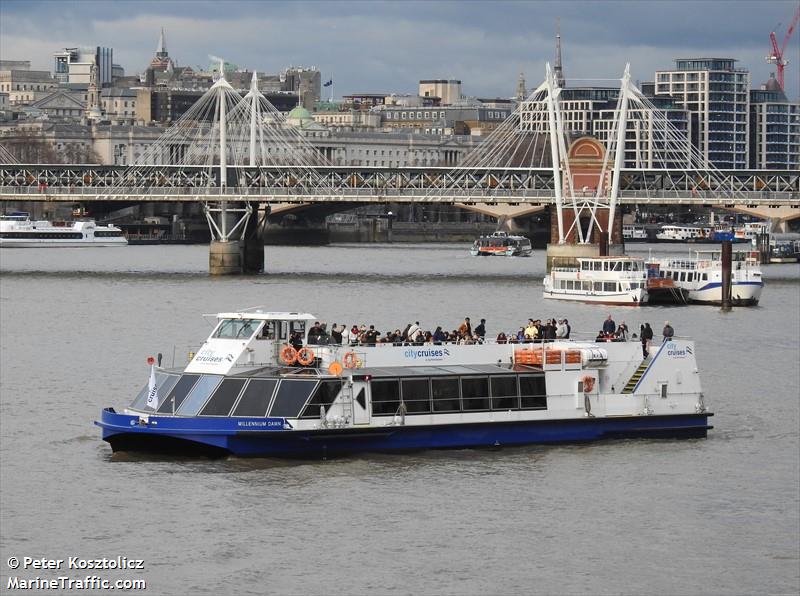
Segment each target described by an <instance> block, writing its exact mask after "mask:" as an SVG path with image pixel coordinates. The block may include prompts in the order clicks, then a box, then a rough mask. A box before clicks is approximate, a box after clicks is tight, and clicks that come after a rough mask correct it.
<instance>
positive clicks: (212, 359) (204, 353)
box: [194, 350, 236, 364]
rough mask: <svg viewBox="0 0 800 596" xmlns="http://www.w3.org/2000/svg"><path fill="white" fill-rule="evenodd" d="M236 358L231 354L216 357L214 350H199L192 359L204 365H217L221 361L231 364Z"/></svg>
mask: <svg viewBox="0 0 800 596" xmlns="http://www.w3.org/2000/svg"><path fill="white" fill-rule="evenodd" d="M235 359H236V358H235V357H234V355H233V354H227V355H226V356H217V354H216V352H214V350H200V351H199V352H198V353H197V356H195V357H194V361H195V362H203V363H205V364H219V363H220V362H222V361H223V360H227V361H228V362H233V361H234V360H235Z"/></svg>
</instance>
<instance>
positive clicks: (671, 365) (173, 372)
mask: <svg viewBox="0 0 800 596" xmlns="http://www.w3.org/2000/svg"><path fill="white" fill-rule="evenodd" d="M216 319H217V324H216V326H215V327H214V330H213V331H212V333H211V335H210V336H209V337H208V338H207V339H206V341H205V342H204V343H203V344H202V346H200V348H199V349H198V350H197V353H196V354H194V357H193V358H192V359H191V361H190V362H189V364H188V365H187V366H186V367H185V368H183V369H182V370H181V369H162V368H159V367H157V366H155V365H154V364H153V365H151V370H150V381H149V382H148V383H147V384H145V386H144V387H143V388H142V390H141V391H140V392H139V394H138V395H137V396H136V397H135V398H134V399H133V401H132V403H131V404H130V405H129V406H128V407H126V408H122V409H120V410H117V409H115V408H113V407H107V408H105V409H104V410H103V411H102V415H101V417H100V420H98V421H96V423H95V424H97V425H98V426H99V427H100V428H101V429H102V437H103V439H104V440H105V441H107V442H108V443H110V445H111V448H112V449H113V450H114V451H157V452H171V453H184V454H195V453H202V454H207V455H217V456H224V455H228V454H233V455H237V456H280V457H312V458H320V457H326V456H328V455H333V454H338V453H351V452H363V451H404V450H412V449H432V448H466V447H489V446H503V445H522V444H529V443H562V442H572V441H581V442H583V441H594V440H601V439H614V438H631V437H648V438H652V437H658V438H667V437H668V438H672V437H705V436H706V434H707V431H708V430H709V429H710V428H712V427H711V426H710V425H709V424H708V418H709V417H710V416H712V415H713V414H712V413H711V412H709V411H708V409H707V408H706V405H705V403H704V398H703V391H702V388H701V385H700V376H699V375H698V374H697V362H696V360H695V345H694V343H693V342H692V341H690V340H689V339H686V338H677V337H676V338H673V339H672V340H670V341H668V342H666V343H664V344H662V345H660V346H657V347H655V346H654V347H653V348H652V350H651V353H650V355H649V357H648V358H646V359H642V352H641V345H640V344H639V342H608V343H605V342H603V343H596V342H595V341H593V340H591V339H587V340H585V341H584V340H580V339H576V340H557V341H553V342H548V343H530V344H525V343H523V344H520V343H493V342H487V343H482V344H471V345H457V344H425V345H403V344H376V345H358V346H352V345H331V344H325V345H318V344H315V343H311V344H309V340H311V341H312V342H313V341H314V337H316V335H313V334H309V330H310V329H311V328H312V324H313V322H314V321H315V320H318V319H317V318H316V317H314V316H313V315H311V314H307V313H296V312H261V311H258V310H256V311H242V312H227V313H219V314H218V315H216Z"/></svg>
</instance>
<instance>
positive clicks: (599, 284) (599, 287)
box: [594, 281, 603, 292]
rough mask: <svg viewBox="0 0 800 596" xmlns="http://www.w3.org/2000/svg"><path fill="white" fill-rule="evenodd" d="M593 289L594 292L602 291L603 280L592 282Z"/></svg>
mask: <svg viewBox="0 0 800 596" xmlns="http://www.w3.org/2000/svg"><path fill="white" fill-rule="evenodd" d="M594 291H595V292H602V291H603V282H601V281H596V282H594Z"/></svg>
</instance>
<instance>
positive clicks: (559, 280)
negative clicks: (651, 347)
mask: <svg viewBox="0 0 800 596" xmlns="http://www.w3.org/2000/svg"><path fill="white" fill-rule="evenodd" d="M577 262H578V264H577V266H573V267H553V268H552V269H551V270H550V273H549V274H548V275H547V277H545V278H544V282H543V283H544V294H543V295H544V297H545V298H552V299H554V300H576V301H579V302H594V303H598V304H618V305H629V306H630V305H632V306H639V305H641V304H645V303H646V302H647V300H648V294H647V272H646V271H645V267H644V261H643V260H642V259H640V258H637V257H627V256H618V257H579V258H577Z"/></svg>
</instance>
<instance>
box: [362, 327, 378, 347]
mask: <svg viewBox="0 0 800 596" xmlns="http://www.w3.org/2000/svg"><path fill="white" fill-rule="evenodd" d="M380 334H381V333H380V331H376V330H375V325H370V326H369V329H368V330H367V331H366V332H365V333H364V343H365V344H366V345H368V346H374V345H375V344H376V343H377V342H378V336H379V335H380Z"/></svg>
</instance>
